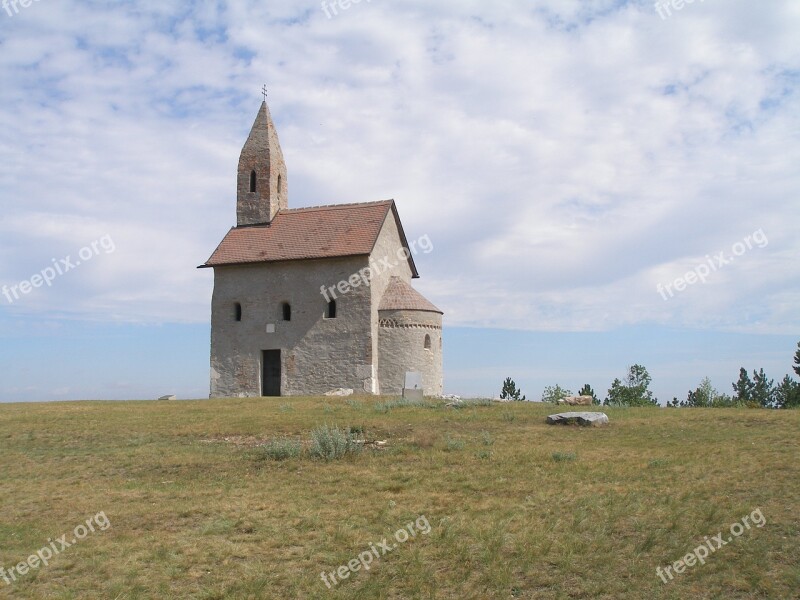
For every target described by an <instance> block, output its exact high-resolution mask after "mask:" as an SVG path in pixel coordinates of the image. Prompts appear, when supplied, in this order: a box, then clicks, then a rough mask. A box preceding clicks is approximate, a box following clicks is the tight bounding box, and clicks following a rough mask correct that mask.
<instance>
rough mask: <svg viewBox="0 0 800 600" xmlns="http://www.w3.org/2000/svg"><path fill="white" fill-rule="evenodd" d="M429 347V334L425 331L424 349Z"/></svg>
mask: <svg viewBox="0 0 800 600" xmlns="http://www.w3.org/2000/svg"><path fill="white" fill-rule="evenodd" d="M430 349H431V336H429V335H428V334H427V333H426V334H425V350H430Z"/></svg>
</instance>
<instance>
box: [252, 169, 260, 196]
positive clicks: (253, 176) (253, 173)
mask: <svg viewBox="0 0 800 600" xmlns="http://www.w3.org/2000/svg"><path fill="white" fill-rule="evenodd" d="M257 184H258V180H257V178H256V172H255V171H250V193H255V191H256V186H257Z"/></svg>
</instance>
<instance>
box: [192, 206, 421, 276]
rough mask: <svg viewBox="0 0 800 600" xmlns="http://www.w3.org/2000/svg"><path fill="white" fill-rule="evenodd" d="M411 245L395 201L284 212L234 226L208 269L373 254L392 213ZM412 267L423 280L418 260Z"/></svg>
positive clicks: (403, 238)
mask: <svg viewBox="0 0 800 600" xmlns="http://www.w3.org/2000/svg"><path fill="white" fill-rule="evenodd" d="M390 211H391V212H392V214H393V215H394V218H395V220H396V223H397V227H398V229H399V231H400V237H401V240H402V243H403V245H404V246H406V247H407V246H408V244H407V242H406V238H405V234H404V233H403V227H402V225H401V223H400V217H399V216H398V214H397V207H396V206H395V203H394V200H383V201H380V202H364V203H360V204H335V205H331V206H315V207H311V208H295V209H289V210H281V211H279V212H278V213H277V214H276V215H275V218H274V219H273V220H272V222H271V223H267V224H264V225H252V226H246V227H233V228H232V229H231V230H230V231H229V232H228V233H227V235H226V236H225V238H224V239H223V240H222V242H221V243H220V245H219V246H218V247H217V249H216V250H215V251H214V253H213V254H212V255H211V258H209V259H208V260H207V261H206V263H205V264H203V265H201V266H200V268H204V267H220V266H223V265H241V264H250V263H261V262H276V261H284V260H303V259H313V258H334V257H340V256H360V255H368V254H370V253H372V250H373V248H374V247H375V243H376V242H377V241H378V235H379V234H380V232H381V228H382V227H383V224H384V222H385V221H386V218H387V215H388V214H389V212H390ZM409 266H410V267H411V270H412V272H413V274H414V277H419V275H418V274H417V269H416V267H415V265H414V260H413V258H409Z"/></svg>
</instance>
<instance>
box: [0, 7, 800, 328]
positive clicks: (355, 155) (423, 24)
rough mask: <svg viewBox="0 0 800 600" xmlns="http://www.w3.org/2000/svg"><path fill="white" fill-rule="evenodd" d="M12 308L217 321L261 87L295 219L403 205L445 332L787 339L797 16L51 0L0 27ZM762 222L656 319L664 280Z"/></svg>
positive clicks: (799, 79)
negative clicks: (648, 331) (64, 268)
mask: <svg viewBox="0 0 800 600" xmlns="http://www.w3.org/2000/svg"><path fill="white" fill-rule="evenodd" d="M0 25H1V26H2V28H3V29H2V34H1V37H0V46H2V52H0V76H2V80H3V81H4V86H3V87H2V89H0V197H1V198H2V207H3V216H2V218H0V231H2V235H3V243H2V244H0V256H1V257H2V263H0V283H6V284H13V283H16V282H18V281H20V280H22V279H25V278H28V277H30V276H31V275H32V274H33V273H36V272H38V271H39V270H41V268H43V267H44V266H47V264H48V263H49V261H50V259H51V258H52V257H54V256H63V255H66V254H68V253H69V252H74V251H75V250H76V249H78V248H80V247H81V246H83V245H85V244H87V243H89V242H91V241H92V240H94V239H96V238H97V237H99V236H101V235H104V234H109V235H111V236H112V237H113V238H114V240H115V242H116V246H117V250H116V252H115V253H114V254H113V255H109V256H108V257H106V258H107V260H105V259H104V260H97V261H95V262H94V264H92V265H86V266H85V268H83V267H82V269H81V270H80V271H76V272H75V273H74V277H73V278H71V279H69V281H67V279H66V277H65V279H64V281H63V282H59V287H56V286H54V287H53V289H49V290H42V291H40V293H37V294H36V295H35V296H33V295H32V296H31V297H30V298H29V299H26V301H25V302H19V303H16V304H15V305H14V306H13V307H8V310H11V311H23V312H26V311H27V312H36V313H43V314H46V313H52V314H55V313H58V314H65V313H66V314H72V315H78V316H80V315H86V316H91V318H95V319H96V318H107V319H109V320H130V321H156V322H159V321H187V320H188V321H197V322H201V321H206V320H207V319H208V317H209V315H208V310H209V309H208V306H209V299H210V289H211V281H210V278H209V274H208V273H207V272H205V271H200V272H198V271H196V270H195V269H194V267H195V266H196V265H197V264H200V263H201V262H203V261H204V260H205V259H206V258H207V257H208V255H209V254H210V253H211V251H212V250H213V249H214V247H215V246H216V244H217V243H218V241H219V240H220V239H221V237H222V235H223V234H224V233H225V231H226V230H227V229H228V227H229V226H231V225H232V224H233V223H234V217H235V212H234V211H235V187H234V186H235V170H236V161H237V158H238V152H239V149H240V147H241V145H242V143H243V142H244V139H245V137H246V134H247V130H248V128H249V126H250V124H251V122H252V119H253V118H254V116H255V113H256V110H257V107H258V101H259V96H258V91H259V89H260V86H261V84H262V83H263V82H264V81H267V82H268V86H269V88H270V106H271V109H272V113H273V117H274V118H275V120H276V122H277V124H278V127H279V133H280V135H281V141H282V145H283V149H284V154H285V156H286V159H287V162H288V168H289V184H290V190H291V191H290V202H291V203H292V205H293V206H301V205H311V204H322V203H334V202H353V201H365V200H375V199H382V198H389V197H393V198H395V199H397V201H398V204H399V209H400V214H401V216H402V217H403V220H404V224H405V227H406V229H407V232H408V234H409V237H418V236H419V235H422V234H423V233H427V234H429V235H430V237H431V239H433V241H434V243H435V246H436V251H435V252H434V253H432V254H430V255H427V256H425V257H424V259H423V260H421V261H420V268H421V272H422V275H423V279H422V280H420V282H419V283H418V287H419V288H420V289H421V290H423V291H424V292H425V293H427V294H428V295H429V296H430V297H431V300H432V301H434V303H436V304H438V305H439V306H440V307H441V308H443V309H444V310H446V311H447V315H446V318H447V321H448V323H449V324H463V325H476V326H482V325H492V326H497V327H514V328H526V329H550V330H559V329H566V330H597V329H606V328H612V327H615V326H618V325H622V324H630V323H651V322H652V323H661V324H672V325H684V326H693V327H708V328H716V329H726V330H739V331H753V332H766V331H774V332H785V331H787V330H792V329H794V330H796V329H797V328H798V325H800V322H798V317H797V316H796V311H794V310H792V308H793V306H796V305H797V303H796V300H797V299H798V291H797V290H798V287H797V282H798V276H800V266H798V262H797V261H796V260H793V257H796V256H797V255H798V251H800V240H798V238H797V236H796V234H795V229H796V227H795V225H796V222H797V217H798V216H800V215H798V194H800V174H798V172H797V169H796V165H797V164H798V159H800V145H798V143H797V142H798V139H797V131H798V120H800V116H798V115H800V111H798V95H797V92H798V84H799V83H800V51H799V49H798V46H797V44H796V32H797V30H798V26H800V10H799V9H798V7H797V4H796V3H795V2H792V1H791V0H785V1H775V2H770V3H768V4H758V5H756V4H753V3H750V2H745V1H743V0H741V1H726V2H724V3H722V2H711V1H709V2H704V3H695V4H692V5H687V6H686V7H685V9H684V10H682V11H680V12H676V13H675V14H673V15H672V17H670V18H669V19H667V20H662V19H661V18H659V17H658V15H657V14H656V12H655V10H654V9H653V7H652V6H651V4H650V3H648V2H645V3H641V4H639V3H631V2H628V3H626V2H619V1H611V0H607V1H597V2H588V1H587V2H578V1H566V0H562V1H557V0H550V1H547V2H537V3H535V5H534V6H531V5H530V3H526V2H522V1H511V0H506V1H504V2H497V3H485V2H477V1H473V2H456V1H455V0H448V1H443V2H437V3H436V4H435V6H431V5H430V3H423V2H419V1H417V2H408V3H393V2H388V0H374V1H373V2H370V3H367V2H362V3H360V4H355V5H353V6H352V7H351V8H350V9H349V10H347V11H342V12H341V13H340V14H339V16H337V17H335V18H332V19H328V18H327V17H326V16H325V14H324V12H323V11H322V9H321V7H320V5H319V3H318V2H308V3H301V4H298V3H296V2H288V1H283V2H270V3H269V5H267V4H265V3H262V2H250V1H248V2H231V3H221V2H212V3H205V4H202V5H196V4H195V3H174V4H165V3H163V2H149V1H148V2H136V3H125V4H121V3H113V4H107V3H78V2H74V1H67V2H60V3H55V2H41V3H37V4H34V5H33V6H31V7H29V8H28V9H26V10H25V11H23V12H20V14H18V15H16V16H14V17H13V18H6V17H5V15H4V14H2V13H0ZM758 228H763V229H764V231H765V232H766V233H767V234H768V236H769V239H770V244H769V246H768V247H767V248H764V249H763V250H758V251H754V252H751V253H749V254H748V255H747V256H746V257H743V258H742V260H741V261H740V262H737V263H736V264H734V265H731V266H730V267H729V268H726V270H724V271H720V272H719V273H716V274H715V276H714V277H713V278H712V279H710V280H709V283H707V284H705V285H696V286H693V287H692V288H690V289H689V290H687V291H686V292H683V293H682V294H680V295H679V296H677V297H676V298H673V299H671V300H670V301H668V302H665V301H663V300H662V298H661V297H660V296H659V295H658V294H657V292H656V289H655V286H656V284H657V283H659V282H662V281H664V282H666V281H669V280H670V278H673V279H674V278H675V277H678V276H680V275H682V274H683V273H685V272H686V270H687V269H688V268H692V266H693V265H696V264H697V262H698V261H701V260H703V257H704V256H705V255H706V254H708V253H712V252H716V251H719V250H721V249H724V248H729V247H730V245H731V244H733V243H734V242H736V241H737V240H740V239H741V238H742V237H743V236H745V235H747V234H749V233H752V232H753V231H755V230H756V229H758Z"/></svg>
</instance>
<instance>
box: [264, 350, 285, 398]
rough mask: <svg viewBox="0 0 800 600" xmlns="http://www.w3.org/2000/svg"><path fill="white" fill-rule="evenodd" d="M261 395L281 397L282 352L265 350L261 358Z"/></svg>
mask: <svg viewBox="0 0 800 600" xmlns="http://www.w3.org/2000/svg"><path fill="white" fill-rule="evenodd" d="M261 395H262V396H280V395H281V351H280V350H264V352H262V357H261Z"/></svg>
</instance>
